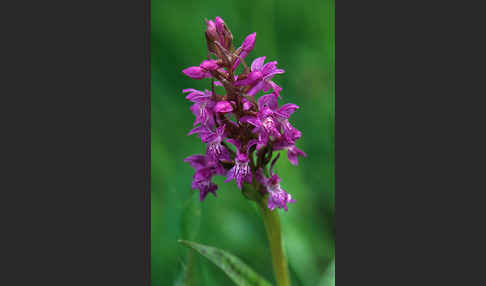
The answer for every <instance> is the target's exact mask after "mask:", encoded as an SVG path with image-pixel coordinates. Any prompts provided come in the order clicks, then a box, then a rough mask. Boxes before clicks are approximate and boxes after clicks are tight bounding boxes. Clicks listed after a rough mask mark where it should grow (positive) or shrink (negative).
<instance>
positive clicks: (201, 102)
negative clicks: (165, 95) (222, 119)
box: [182, 88, 216, 126]
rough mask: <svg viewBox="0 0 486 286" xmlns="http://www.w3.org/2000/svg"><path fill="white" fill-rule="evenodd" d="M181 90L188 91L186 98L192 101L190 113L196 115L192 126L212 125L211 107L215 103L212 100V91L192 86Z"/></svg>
mask: <svg viewBox="0 0 486 286" xmlns="http://www.w3.org/2000/svg"><path fill="white" fill-rule="evenodd" d="M182 92H183V93H186V92H189V94H188V95H187V96H186V98H187V99H189V100H190V101H192V102H194V104H193V105H192V106H191V107H190V109H191V111H192V113H193V114H194V116H196V120H195V121H194V126H195V125H197V124H202V125H209V126H213V125H214V119H213V108H214V105H215V104H216V103H215V102H214V101H213V100H212V92H210V91H208V90H205V91H204V92H202V91H199V90H195V89H192V88H188V89H184V90H183V91H182Z"/></svg>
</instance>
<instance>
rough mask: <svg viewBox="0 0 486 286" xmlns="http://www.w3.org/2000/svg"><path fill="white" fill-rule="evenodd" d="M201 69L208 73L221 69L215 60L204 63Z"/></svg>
mask: <svg viewBox="0 0 486 286" xmlns="http://www.w3.org/2000/svg"><path fill="white" fill-rule="evenodd" d="M200 67H201V68H203V69H205V70H208V71H213V70H217V69H218V68H219V65H218V64H217V63H216V61H215V60H204V61H202V63H201V65H200Z"/></svg>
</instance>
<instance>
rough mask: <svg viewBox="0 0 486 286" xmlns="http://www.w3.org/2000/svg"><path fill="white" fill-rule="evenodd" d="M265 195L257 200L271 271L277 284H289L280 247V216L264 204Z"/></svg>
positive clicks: (284, 285)
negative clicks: (269, 256) (270, 260)
mask: <svg viewBox="0 0 486 286" xmlns="http://www.w3.org/2000/svg"><path fill="white" fill-rule="evenodd" d="M266 201H267V199H266V197H265V198H262V199H261V200H259V201H257V204H258V209H259V210H260V214H261V216H262V219H263V224H264V225H265V230H266V232H267V238H268V242H269V244H270V250H271V253H272V264H273V272H274V274H275V278H276V280H277V285H278V286H290V278H289V269H288V266H287V259H286V257H285V253H284V251H283V248H282V231H281V229H280V217H279V215H278V212H277V210H273V211H271V210H270V209H269V208H268V207H267V206H266Z"/></svg>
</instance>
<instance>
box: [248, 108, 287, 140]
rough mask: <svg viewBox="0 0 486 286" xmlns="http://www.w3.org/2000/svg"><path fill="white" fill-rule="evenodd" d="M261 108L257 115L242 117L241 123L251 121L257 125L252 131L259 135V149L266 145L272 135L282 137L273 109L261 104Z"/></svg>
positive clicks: (250, 122)
mask: <svg viewBox="0 0 486 286" xmlns="http://www.w3.org/2000/svg"><path fill="white" fill-rule="evenodd" d="M259 108H260V109H259V111H258V112H257V114H256V116H251V115H246V116H243V117H242V118H240V123H249V124H251V125H253V126H254V127H255V128H254V129H253V130H252V132H253V133H256V134H257V135H258V146H257V149H260V148H261V147H262V146H264V145H266V144H267V142H268V139H269V138H270V136H274V137H275V138H279V137H280V132H279V131H278V125H277V124H278V123H277V121H276V120H275V118H274V116H273V115H274V114H273V111H272V110H271V109H270V108H268V107H264V108H262V107H261V106H259Z"/></svg>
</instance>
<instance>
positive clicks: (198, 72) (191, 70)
mask: <svg viewBox="0 0 486 286" xmlns="http://www.w3.org/2000/svg"><path fill="white" fill-rule="evenodd" d="M182 72H183V73H184V74H185V75H187V76H188V77H190V78H193V79H202V78H204V77H205V74H206V72H205V71H204V70H203V69H202V68H201V67H188V68H187V69H185V70H183V71H182Z"/></svg>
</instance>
